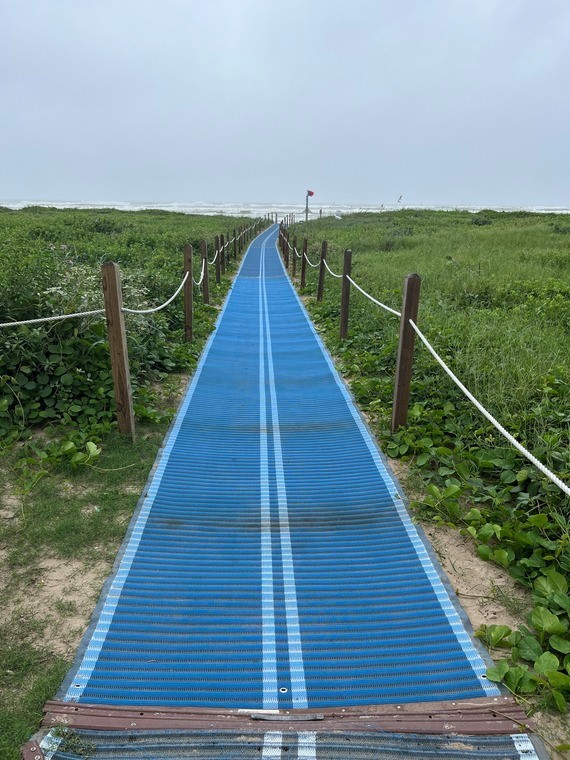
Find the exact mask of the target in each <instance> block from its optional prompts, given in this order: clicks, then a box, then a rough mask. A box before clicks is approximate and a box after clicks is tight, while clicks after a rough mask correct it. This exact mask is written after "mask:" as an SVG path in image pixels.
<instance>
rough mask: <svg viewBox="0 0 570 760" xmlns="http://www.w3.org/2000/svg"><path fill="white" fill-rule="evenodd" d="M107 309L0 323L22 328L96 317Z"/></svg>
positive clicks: (4, 325)
mask: <svg viewBox="0 0 570 760" xmlns="http://www.w3.org/2000/svg"><path fill="white" fill-rule="evenodd" d="M104 313H105V309H94V310H93V311H77V312H75V313H74V314H58V315H57V316H53V317H38V318H37V319H23V320H21V321H19V322H0V328H2V327H20V325H40V324H42V323H44V322H59V321H60V320H62V319H73V318H74V317H94V316H95V315H96V314H104Z"/></svg>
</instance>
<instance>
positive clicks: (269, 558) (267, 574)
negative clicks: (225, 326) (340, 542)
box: [259, 243, 281, 757]
mask: <svg viewBox="0 0 570 760" xmlns="http://www.w3.org/2000/svg"><path fill="white" fill-rule="evenodd" d="M264 250H265V243H263V247H262V253H261V255H260V257H259V480H260V487H261V639H262V654H263V660H262V661H263V666H262V670H263V708H264V709H265V710H267V709H271V708H278V707H279V692H278V690H277V647H276V643H275V600H274V594H273V550H272V545H271V542H272V538H271V506H270V496H269V456H268V442H267V402H266V400H265V330H264V321H265V320H264V310H263V291H262V282H263V251H264ZM266 736H269V734H266ZM279 736H281V734H279ZM263 757H281V750H279V755H266V754H265V744H264V751H263Z"/></svg>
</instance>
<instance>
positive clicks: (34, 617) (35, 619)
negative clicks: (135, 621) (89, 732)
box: [0, 208, 250, 760]
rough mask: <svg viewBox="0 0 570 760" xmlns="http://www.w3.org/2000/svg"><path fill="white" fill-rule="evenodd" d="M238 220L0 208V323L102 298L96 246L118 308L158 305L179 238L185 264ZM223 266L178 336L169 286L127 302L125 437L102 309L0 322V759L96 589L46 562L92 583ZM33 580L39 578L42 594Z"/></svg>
mask: <svg viewBox="0 0 570 760" xmlns="http://www.w3.org/2000/svg"><path fill="white" fill-rule="evenodd" d="M249 223H250V221H249V220H246V219H242V218H239V219H238V218H236V219H233V218H229V217H199V216H187V215H184V214H172V213H168V212H132V213H131V212H119V211H112V210H103V211H101V210H97V211H95V210H93V211H78V210H70V211H58V210H53V209H43V208H30V209H24V210H22V211H17V212H16V211H14V212H12V211H9V210H6V209H0V304H2V307H1V311H0V322H5V321H9V320H12V319H13V320H21V319H32V318H35V317H42V316H48V315H51V314H61V313H69V312H75V311H83V310H91V309H95V308H99V307H101V305H102V296H101V288H100V265H101V263H103V262H104V261H107V260H113V261H116V262H118V263H119V264H120V266H121V270H122V273H123V284H124V302H125V305H126V306H129V307H132V308H144V307H146V306H153V305H156V304H160V303H162V302H163V301H164V300H166V298H167V297H169V296H170V295H171V294H172V293H173V292H174V290H175V289H176V287H177V286H178V284H179V283H180V280H181V277H182V262H183V258H182V248H183V245H184V244H185V243H192V244H193V246H194V250H195V254H196V266H195V270H196V271H195V276H196V278H198V276H199V272H200V266H201V265H200V261H199V259H198V255H199V254H198V252H199V242H200V240H201V239H206V240H207V241H208V244H209V249H210V256H212V255H213V238H214V235H216V234H220V233H222V232H224V233H226V232H227V231H230V233H231V235H232V236H233V228H234V227H237V226H238V225H243V224H246V225H249ZM236 265H237V263H236V262H233V261H232V263H231V266H230V268H229V271H228V274H227V275H226V276H225V277H223V278H222V282H221V284H220V285H216V283H215V280H214V278H213V276H212V277H211V280H210V286H211V287H210V303H211V305H209V306H206V305H204V304H203V303H202V301H201V296H200V295H199V294H198V292H197V290H195V296H194V297H195V302H194V305H195V321H194V326H195V341H194V342H193V343H192V344H189V343H187V342H185V341H184V340H183V321H182V320H183V312H182V299H181V298H179V299H177V300H176V301H175V302H174V303H173V304H172V305H171V306H169V307H168V308H167V309H165V310H164V311H161V312H159V313H157V314H153V315H151V316H138V315H127V317H126V322H127V335H128V342H129V354H130V364H131V373H132V381H133V388H134V402H135V414H136V418H137V431H138V434H137V441H136V443H135V444H134V445H133V444H131V443H130V442H128V441H125V440H124V439H123V438H122V437H121V436H119V435H118V434H117V433H116V428H115V422H114V414H113V391H112V379H111V374H110V366H109V356H108V347H107V344H106V335H105V327H104V320H101V319H95V318H93V319H92V318H88V319H80V320H77V319H76V320H69V321H65V322H59V323H53V324H47V325H40V326H32V327H18V328H8V329H4V330H2V329H0V451H1V462H0V497H1V498H0V609H2V614H1V616H0V757H2V758H3V760H4V758H5V759H6V760H16V758H18V757H19V753H18V747H19V745H21V744H22V743H23V742H24V741H26V740H27V739H28V738H29V737H30V735H31V734H32V733H33V731H35V730H36V729H37V727H38V724H39V719H40V717H41V709H42V707H43V704H44V703H45V701H46V700H47V699H48V698H50V697H52V696H53V694H54V692H55V690H56V689H57V687H58V686H59V684H60V683H61V680H62V677H63V675H64V673H65V672H66V670H67V669H68V668H69V666H70V664H71V661H70V658H71V656H72V653H73V645H69V646H63V645H62V644H61V639H62V638H63V637H64V632H65V631H67V630H68V629H69V628H70V626H71V624H72V621H73V620H74V619H75V618H76V617H77V618H78V621H79V622H78V625H79V626H82V625H84V624H85V622H86V617H85V616H87V617H88V616H89V614H90V605H91V606H92V604H93V601H94V598H95V597H94V598H92V599H91V598H89V599H87V602H86V603H85V604H84V603H83V602H85V600H83V601H81V597H82V595H83V593H85V594H87V592H82V591H81V592H77V593H78V594H79V596H78V601H77V602H75V601H73V600H71V599H70V598H69V596H68V594H67V592H66V587H65V584H64V583H63V581H61V580H59V579H58V577H57V576H54V575H53V573H52V574H51V575H50V567H51V566H50V565H49V562H50V561H53V562H55V563H56V564H57V563H58V562H59V560H63V562H64V564H65V563H68V564H69V567H71V568H73V571H74V572H73V576H74V578H75V579H76V580H77V583H79V582H80V580H81V576H82V575H85V576H87V575H89V576H92V575H93V574H95V578H94V580H95V582H96V583H95V585H97V584H98V587H100V586H101V584H102V582H103V580H104V578H105V575H106V574H108V572H109V570H110V563H111V562H112V560H113V557H114V556H115V554H116V551H117V549H118V547H119V545H120V542H121V540H122V537H123V535H124V532H125V530H126V527H127V525H128V522H129V519H130V515H131V514H132V512H133V509H134V507H135V505H136V503H137V500H138V496H139V495H140V493H141V490H142V487H143V485H144V482H145V480H146V478H147V476H148V472H149V471H150V468H151V466H152V463H153V461H154V459H155V457H156V453H157V451H158V448H159V446H160V444H161V442H162V440H163V437H164V433H165V432H166V429H167V426H168V424H169V421H170V420H171V418H172V415H173V413H174V408H175V406H176V403H177V391H178V387H177V386H178V385H179V384H180V383H179V382H177V378H179V377H180V374H179V373H183V377H187V375H188V374H191V373H192V371H193V370H194V368H195V366H196V363H197V359H198V357H199V355H200V352H201V350H202V348H203V345H204V342H205V340H206V338H207V336H208V335H209V334H210V332H211V330H212V328H213V325H214V321H215V318H216V316H217V314H218V309H219V307H220V304H221V303H222V300H223V298H224V296H225V294H226V292H227V290H228V287H229V284H230V282H231V277H232V275H233V273H234V272H235V269H236ZM46 562H47V563H48V564H47V565H46ZM101 563H102V564H101ZM94 568H97V569H98V572H99V576H97V573H96V572H95V571H94ZM66 579H67V580H66V582H67V581H69V578H68V577H67V576H66ZM61 583H63V585H62V587H61V588H59V584H61ZM44 584H47V586H50V587H54V589H52V591H50V595H49V596H48V597H45V598H44V594H45V593H46V588H47V587H46V585H44ZM71 585H72V586H73V585H74V581H73V580H72V581H71ZM48 590H49V589H48ZM54 599H55V601H53V600H54ZM46 601H48V603H47V604H46V603H45V602H46ZM79 607H81V609H79V610H78V608H79ZM82 615H83V617H82ZM75 643H76V642H75Z"/></svg>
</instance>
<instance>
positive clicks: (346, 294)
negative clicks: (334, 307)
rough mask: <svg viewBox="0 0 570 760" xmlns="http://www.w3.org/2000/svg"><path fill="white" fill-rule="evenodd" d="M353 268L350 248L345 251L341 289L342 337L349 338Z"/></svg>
mask: <svg viewBox="0 0 570 760" xmlns="http://www.w3.org/2000/svg"><path fill="white" fill-rule="evenodd" d="M351 270H352V251H351V250H349V249H348V248H347V249H346V251H345V252H344V266H343V269H342V285H341V291H340V339H341V340H344V339H345V338H348V310H349V308H350V281H349V279H348V278H349V277H350V272H351Z"/></svg>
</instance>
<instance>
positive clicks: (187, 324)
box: [184, 244, 194, 343]
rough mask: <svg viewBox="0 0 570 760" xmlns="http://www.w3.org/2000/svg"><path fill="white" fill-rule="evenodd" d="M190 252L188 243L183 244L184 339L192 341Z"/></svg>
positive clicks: (192, 311) (192, 289)
mask: <svg viewBox="0 0 570 760" xmlns="http://www.w3.org/2000/svg"><path fill="white" fill-rule="evenodd" d="M192 254H193V249H192V246H191V245H190V244H188V245H185V246H184V274H188V277H187V278H186V282H185V283H184V339H185V340H187V341H188V342H190V343H191V342H192V338H193V337H194V336H193V329H194V325H193V320H194V285H193V283H192Z"/></svg>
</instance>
